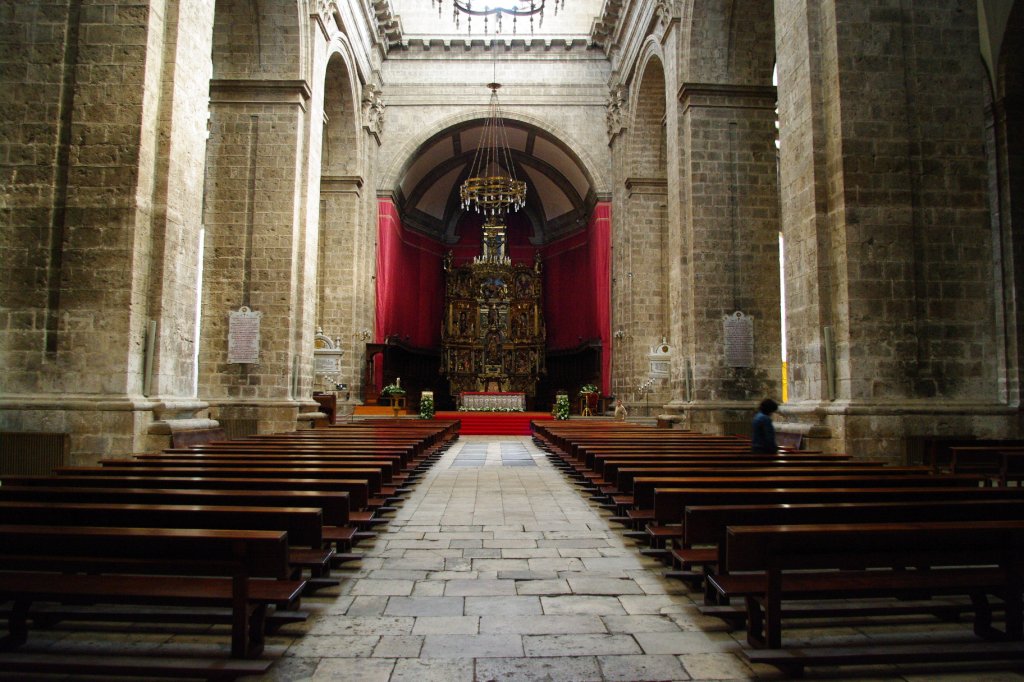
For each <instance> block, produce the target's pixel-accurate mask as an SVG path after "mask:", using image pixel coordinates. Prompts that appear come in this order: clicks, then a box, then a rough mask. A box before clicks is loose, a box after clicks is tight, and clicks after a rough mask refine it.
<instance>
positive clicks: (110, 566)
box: [0, 525, 303, 658]
mask: <svg viewBox="0 0 1024 682" xmlns="http://www.w3.org/2000/svg"><path fill="white" fill-rule="evenodd" d="M0 566H2V570H0V600H3V601H13V603H14V607H13V609H12V612H11V615H10V618H9V630H10V635H9V641H10V642H11V643H12V644H19V643H24V642H25V641H27V638H28V626H27V622H26V621H27V616H28V613H29V609H30V607H31V605H32V603H33V602H37V601H58V602H69V603H71V602H86V603H95V604H121V605H123V604H150V605H153V604H170V605H179V606H190V607H224V606H230V607H231V609H232V628H231V655H232V656H234V657H238V658H255V657H257V656H259V655H260V653H261V652H262V651H263V644H264V634H265V625H264V620H265V617H266V613H267V609H268V607H269V606H271V605H276V604H295V603H297V600H298V596H299V594H300V593H301V591H302V586H303V585H302V581H296V580H291V579H289V568H288V536H287V533H283V532H280V531H237V530H195V529H189V530H178V529H167V528H144V529H137V528H101V527H90V526H84V527H83V526H71V527H62V526H29V525H0Z"/></svg>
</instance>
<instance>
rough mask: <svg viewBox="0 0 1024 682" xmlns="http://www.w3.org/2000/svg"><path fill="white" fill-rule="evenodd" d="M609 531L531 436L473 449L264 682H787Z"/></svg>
mask: <svg viewBox="0 0 1024 682" xmlns="http://www.w3.org/2000/svg"><path fill="white" fill-rule="evenodd" d="M527 459H529V460H531V461H525V460H527ZM606 516H607V512H604V511H602V510H601V509H600V508H599V507H597V506H596V505H593V504H591V503H590V502H589V501H588V500H587V499H585V498H584V497H583V496H582V495H580V494H579V492H578V491H577V489H576V487H575V486H574V485H572V484H571V483H570V482H568V481H567V479H566V478H565V477H564V476H563V475H562V474H561V473H560V472H559V471H558V470H557V469H555V468H553V467H552V466H551V465H550V464H549V462H548V461H547V459H546V458H545V456H544V454H543V453H542V452H541V451H540V450H538V449H537V448H536V447H535V446H534V445H533V443H532V442H531V440H530V439H529V438H528V437H512V436H508V437H501V436H464V437H462V438H461V439H460V440H459V441H458V442H457V443H456V444H455V445H454V446H453V447H452V448H451V449H450V450H449V451H448V452H447V453H446V454H445V456H444V457H443V459H441V460H440V461H439V462H438V463H437V464H435V465H434V467H433V468H432V469H431V470H430V472H429V473H428V474H426V475H425V476H424V477H423V479H422V480H421V481H420V482H419V483H418V484H417V485H416V486H415V488H414V490H413V492H412V493H411V494H410V495H409V497H408V499H406V500H405V502H404V503H403V504H402V506H401V508H400V509H399V511H398V512H397V513H396V514H395V515H394V517H393V520H392V521H391V522H390V523H389V524H388V525H387V526H386V527H384V529H383V530H382V531H381V534H380V536H379V537H378V538H377V540H376V541H375V543H374V544H373V545H372V546H370V545H367V546H366V547H365V548H361V549H363V551H365V554H366V557H365V558H364V560H363V561H362V562H361V564H360V565H358V566H357V567H356V568H354V569H352V570H348V571H339V572H337V573H336V574H337V575H339V576H340V577H342V578H343V580H342V585H341V586H340V587H339V588H337V589H335V590H332V591H330V592H327V591H325V592H323V593H321V595H319V596H317V597H315V598H307V599H304V600H303V606H304V608H306V609H307V610H308V611H310V613H311V617H310V619H309V621H308V622H307V623H305V624H304V625H303V626H302V627H301V628H299V630H301V631H302V632H303V634H302V635H301V636H296V637H294V638H293V637H289V636H277V637H274V638H273V639H272V646H271V647H268V652H269V651H270V650H273V651H274V652H277V651H283V655H282V657H281V659H280V660H279V661H278V662H277V663H275V665H274V667H273V668H272V669H271V672H270V674H269V675H268V676H267V677H266V679H268V680H299V679H317V680H319V679H326V680H358V681H360V682H374V681H378V680H379V681H381V682H405V681H407V680H412V681H415V682H431V681H433V680H437V681H439V682H441V681H443V682H458V681H463V680H465V681H474V680H477V681H481V682H482V681H488V680H503V681H504V680H529V681H533V680H555V681H560V680H566V681H576V680H607V681H612V680H630V681H633V680H730V679H755V678H756V679H780V678H782V675H781V674H780V673H779V672H778V671H777V670H776V669H775V668H772V667H766V666H756V667H755V668H751V667H750V666H748V665H747V664H746V663H745V662H744V660H743V658H742V655H741V654H740V653H739V652H740V650H741V648H742V646H741V643H740V642H741V641H742V639H743V636H744V633H742V632H737V633H732V634H730V633H727V632H726V631H725V629H724V627H723V626H722V624H721V623H720V622H719V621H717V620H715V619H708V618H703V617H702V616H701V615H700V613H699V612H698V611H697V609H696V607H695V605H694V601H693V600H692V599H691V598H690V596H689V595H688V594H687V592H686V589H685V588H684V587H683V586H682V584H681V583H678V582H676V581H672V580H666V579H664V578H663V577H662V575H661V574H662V572H663V570H664V567H663V566H662V565H661V564H659V563H658V562H657V561H654V560H651V559H648V558H645V557H642V556H640V555H639V553H638V552H637V550H636V547H635V546H634V545H633V543H632V541H630V540H628V539H624V538H623V536H622V534H621V532H620V530H619V529H618V528H617V527H613V526H610V525H609V523H608V522H607V521H606V520H605V517H606ZM697 598H698V599H699V596H697ZM935 627H936V629H937V630H939V631H942V628H943V627H957V628H960V629H962V627H963V626H962V625H957V626H943V625H936V626H935ZM299 630H291V631H290V632H291V634H295V633H297V632H298V631H299ZM920 630H921V627H920V625H917V626H916V627H914V628H913V630H912V632H915V633H917V632H920ZM886 632H889V633H890V634H891V628H890V629H887V630H886ZM800 637H801V638H806V639H807V640H808V641H811V640H814V641H815V643H819V644H820V643H827V642H829V641H832V642H833V643H836V644H840V643H849V642H855V641H862V642H869V641H870V637H871V631H870V629H865V628H857V629H855V628H844V629H838V628H832V629H829V630H822V629H815V628H813V627H808V628H802V629H801V630H800ZM835 675H837V676H840V677H842V678H843V679H886V680H914V681H917V680H933V679H937V678H941V679H944V680H979V679H985V680H1020V679H1022V676H1020V675H1017V674H1014V673H1013V672H1006V671H1000V670H998V669H995V670H992V671H988V672H986V673H984V674H982V673H980V672H978V671H977V670H973V671H971V672H969V673H967V672H965V673H961V674H956V673H950V672H949V669H948V668H946V669H944V670H943V671H942V672H941V674H940V673H939V672H936V673H922V671H921V667H920V666H918V667H917V668H916V669H915V672H914V674H900V673H899V670H898V669H897V668H896V667H894V666H892V667H886V666H880V667H875V668H870V669H853V670H852V671H850V670H847V671H841V672H839V673H835Z"/></svg>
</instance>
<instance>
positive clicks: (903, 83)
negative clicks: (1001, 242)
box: [776, 0, 1010, 459]
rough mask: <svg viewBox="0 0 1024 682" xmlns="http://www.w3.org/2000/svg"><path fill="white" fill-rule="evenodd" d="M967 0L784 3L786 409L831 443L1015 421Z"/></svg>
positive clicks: (779, 40) (780, 20)
mask: <svg viewBox="0 0 1024 682" xmlns="http://www.w3.org/2000/svg"><path fill="white" fill-rule="evenodd" d="M974 10H975V8H974V4H973V3H963V2H956V1H954V0H940V1H938V2H931V3H926V4H919V3H912V4H910V5H908V4H907V3H903V2H899V1H898V0H890V1H888V2H875V3H871V4H870V5H869V4H865V3H861V2H852V1H849V0H831V1H829V2H803V1H800V2H787V3H778V4H777V5H776V45H777V54H778V73H779V120H780V168H781V170H780V178H781V188H782V223H783V232H784V235H785V245H786V254H785V261H786V273H787V281H786V292H787V310H788V315H789V320H788V322H789V326H788V331H789V336H788V340H789V344H788V345H789V359H790V366H791V368H792V369H791V371H792V376H791V389H790V399H791V401H792V402H793V405H792V406H790V407H789V408H787V412H788V413H789V414H791V415H797V416H798V417H799V418H801V419H805V420H807V421H816V422H818V423H824V424H825V425H827V426H828V428H829V429H830V431H831V434H832V439H831V441H825V442H824V443H821V444H823V445H825V446H826V447H831V448H833V449H837V450H846V451H849V452H851V453H854V454H857V455H865V456H877V457H883V458H890V459H898V458H900V457H901V456H902V455H903V453H904V450H905V448H904V443H905V441H906V439H907V437H913V436H924V435H976V436H994V435H1002V434H1005V433H1006V432H1007V427H1008V423H1009V416H1010V411H1009V410H1008V409H1007V407H1006V405H1005V403H1001V401H1000V398H999V391H998V386H997V383H998V382H997V375H998V368H997V365H998V362H997V358H998V357H999V348H998V346H999V343H1000V340H999V339H1000V338H1001V337H1000V333H999V331H998V329H997V320H996V314H995V307H996V304H995V300H996V297H995V295H994V294H995V292H994V282H993V271H994V265H993V253H994V250H993V247H994V244H993V240H992V233H991V229H990V226H989V223H988V221H989V217H988V210H987V199H986V182H985V179H984V178H985V173H986V163H985V159H984V156H983V153H984V152H983V150H984V144H983V142H984V140H983V130H984V125H983V123H984V114H983V96H982V92H981V89H980V85H981V82H982V81H981V72H980V65H979V59H978V54H979V47H978V35H977V30H978V29H977V17H976V16H975V13H974ZM878 434H885V435H884V436H879V435H878Z"/></svg>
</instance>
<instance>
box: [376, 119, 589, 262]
mask: <svg viewBox="0 0 1024 682" xmlns="http://www.w3.org/2000/svg"><path fill="white" fill-rule="evenodd" d="M483 124H484V121H483V120H482V119H481V120H476V121H469V122H467V123H465V124H463V125H460V126H454V127H452V128H448V129H447V130H445V131H443V132H441V133H439V134H438V135H435V136H434V137H432V138H431V139H429V140H427V141H426V142H424V143H423V144H422V145H421V146H420V148H419V149H418V150H417V152H416V153H415V154H414V155H413V157H412V159H411V161H410V162H409V164H408V165H407V166H406V169H405V172H404V174H403V175H402V178H401V181H400V183H399V188H398V196H397V197H396V198H397V202H398V205H399V208H400V210H401V211H402V215H403V219H404V222H405V223H406V224H407V225H409V226H410V227H412V228H413V229H416V230H418V231H420V232H423V233H425V234H428V235H430V236H432V237H434V238H435V239H439V240H441V241H443V242H445V243H449V244H451V243H454V242H455V241H457V240H458V235H457V233H456V227H457V225H458V222H459V219H460V217H461V216H462V213H463V211H462V208H461V205H460V202H459V186H460V185H461V184H462V182H463V181H464V180H465V179H466V177H467V176H468V175H469V168H470V164H472V162H473V155H474V153H475V151H476V148H477V144H478V141H479V139H480V135H481V131H482V130H483ZM504 125H505V130H506V132H507V134H508V142H509V147H510V150H511V152H512V159H513V163H514V165H515V169H514V170H515V174H516V175H517V176H518V177H519V179H520V180H525V181H526V184H527V192H526V208H525V209H524V210H525V212H526V215H527V217H528V218H529V220H530V223H531V224H532V227H533V235H532V237H531V241H532V242H533V243H534V244H536V245H541V244H545V243H548V242H550V241H552V240H554V239H559V238H561V237H564V236H567V235H569V234H572V233H573V232H575V231H577V230H580V229H583V228H584V227H585V226H586V222H587V218H588V216H589V215H590V211H591V210H592V209H593V206H594V203H595V202H596V198H595V194H594V191H593V189H592V182H591V180H590V178H589V177H588V175H587V173H586V171H585V170H584V168H583V167H582V166H581V164H580V162H579V160H578V159H577V157H576V155H575V154H573V153H572V152H571V150H569V149H568V148H567V147H566V146H565V145H564V144H562V143H561V142H560V141H559V140H557V139H556V138H554V137H552V136H551V135H550V134H548V133H546V132H545V131H543V130H540V129H538V128H535V127H533V126H531V125H529V124H527V123H522V122H519V121H512V120H508V119H506V120H505V121H504ZM506 170H508V169H506Z"/></svg>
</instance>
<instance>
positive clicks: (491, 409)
mask: <svg viewBox="0 0 1024 682" xmlns="http://www.w3.org/2000/svg"><path fill="white" fill-rule="evenodd" d="M525 411H526V410H524V409H523V408H521V407H460V408H459V412H525Z"/></svg>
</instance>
